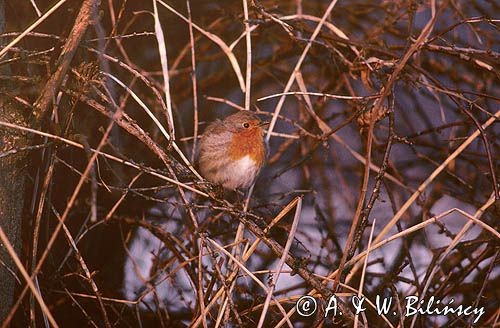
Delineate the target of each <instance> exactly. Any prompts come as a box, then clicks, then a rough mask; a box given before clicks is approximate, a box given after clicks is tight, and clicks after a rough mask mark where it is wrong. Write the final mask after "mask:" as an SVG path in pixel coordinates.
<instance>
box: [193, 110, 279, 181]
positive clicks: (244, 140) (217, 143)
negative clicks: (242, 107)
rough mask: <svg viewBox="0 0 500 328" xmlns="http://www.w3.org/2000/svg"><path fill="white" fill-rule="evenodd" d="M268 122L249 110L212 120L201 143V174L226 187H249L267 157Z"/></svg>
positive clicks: (199, 162) (199, 153)
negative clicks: (265, 132) (266, 127)
mask: <svg viewBox="0 0 500 328" xmlns="http://www.w3.org/2000/svg"><path fill="white" fill-rule="evenodd" d="M268 124H269V123H268V122H264V121H262V120H260V119H259V118H258V117H257V116H256V115H255V114H253V113H252V112H250V111H240V112H238V113H236V114H232V115H229V116H227V117H226V118H225V119H224V120H219V119H217V120H215V121H214V122H212V123H210V124H209V125H208V126H207V127H206V129H205V132H204V133H203V135H202V136H201V140H200V144H199V150H198V166H199V169H200V173H201V175H202V176H203V177H204V178H205V179H207V180H208V181H210V182H213V183H217V184H221V185H222V186H223V187H224V188H226V189H232V190H236V189H237V188H248V187H249V186H250V185H251V184H252V183H253V181H254V179H255V177H256V176H257V175H258V174H259V172H260V170H261V168H262V166H263V165H264V163H265V160H266V145H265V143H264V130H263V127H264V126H266V125H268Z"/></svg>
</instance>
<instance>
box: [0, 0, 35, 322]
mask: <svg viewBox="0 0 500 328" xmlns="http://www.w3.org/2000/svg"><path fill="white" fill-rule="evenodd" d="M4 31H5V2H4V0H0V33H3V32H4ZM0 40H1V39H0ZM1 46H2V44H1V43H0V48H1ZM7 70H8V68H7V67H6V66H4V67H0V74H9V72H8V71H7ZM2 84H3V85H0V88H1V89H3V90H5V88H6V87H7V84H8V83H2ZM0 121H3V122H9V123H15V124H19V125H26V121H25V118H24V117H23V115H22V113H21V111H20V110H19V108H18V107H17V106H16V104H14V103H12V102H11V101H10V100H9V99H8V98H6V97H5V96H1V95H0ZM27 145H29V138H28V136H26V135H24V134H22V133H20V132H19V131H15V130H7V129H5V128H1V127H0V226H1V227H2V229H3V230H4V232H5V234H6V235H7V238H8V239H9V241H10V242H11V243H12V245H13V246H14V249H15V251H16V253H17V254H18V255H20V252H21V224H22V219H23V214H24V212H23V208H24V197H25V194H26V193H25V188H26V177H27V170H26V165H27V162H26V152H23V151H20V152H17V153H14V154H9V155H7V156H4V155H5V153H4V152H6V151H9V150H14V149H20V148H22V147H25V146H27ZM14 274H17V269H16V267H15V265H14V262H13V261H12V259H11V256H10V255H9V254H8V253H7V252H6V250H5V246H4V245H3V244H1V243H0V322H2V321H3V320H4V319H5V317H6V316H7V314H8V313H9V310H10V308H11V306H12V303H13V301H14V293H15V290H16V284H17V282H16V279H15V277H14Z"/></svg>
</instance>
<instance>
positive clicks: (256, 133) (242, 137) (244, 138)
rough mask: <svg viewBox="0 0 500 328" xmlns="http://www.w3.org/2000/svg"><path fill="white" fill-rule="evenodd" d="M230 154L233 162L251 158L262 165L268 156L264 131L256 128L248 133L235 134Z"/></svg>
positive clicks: (230, 146)
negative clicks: (247, 157) (246, 157)
mask: <svg viewBox="0 0 500 328" xmlns="http://www.w3.org/2000/svg"><path fill="white" fill-rule="evenodd" d="M228 152H229V155H230V156H231V159H233V160H238V159H240V158H242V157H245V156H250V158H251V159H253V160H254V161H255V162H256V163H257V164H258V165H262V163H263V162H264V159H265V156H266V149H265V146H264V139H263V136H262V129H261V128H260V127H256V128H253V129H250V130H248V131H243V132H240V133H234V134H233V137H232V139H231V142H230V144H229V147H228Z"/></svg>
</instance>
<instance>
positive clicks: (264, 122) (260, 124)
mask: <svg viewBox="0 0 500 328" xmlns="http://www.w3.org/2000/svg"><path fill="white" fill-rule="evenodd" d="M269 123H271V122H269V121H262V122H260V123H259V125H258V126H268V125H269Z"/></svg>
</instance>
